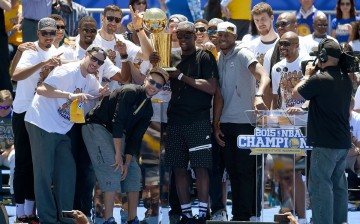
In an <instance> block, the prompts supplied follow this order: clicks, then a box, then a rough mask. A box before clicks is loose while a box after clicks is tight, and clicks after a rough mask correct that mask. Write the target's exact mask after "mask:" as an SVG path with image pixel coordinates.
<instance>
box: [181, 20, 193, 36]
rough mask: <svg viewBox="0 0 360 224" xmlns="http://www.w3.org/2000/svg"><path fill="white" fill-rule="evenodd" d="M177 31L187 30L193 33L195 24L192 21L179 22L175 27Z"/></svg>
mask: <svg viewBox="0 0 360 224" xmlns="http://www.w3.org/2000/svg"><path fill="white" fill-rule="evenodd" d="M179 31H187V32H191V33H195V26H194V24H193V23H192V22H189V21H183V22H180V23H179V25H178V27H177V32H179Z"/></svg>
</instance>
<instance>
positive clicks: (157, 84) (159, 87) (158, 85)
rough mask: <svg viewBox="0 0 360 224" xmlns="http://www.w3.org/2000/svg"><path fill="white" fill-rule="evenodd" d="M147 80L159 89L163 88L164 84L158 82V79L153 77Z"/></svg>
mask: <svg viewBox="0 0 360 224" xmlns="http://www.w3.org/2000/svg"><path fill="white" fill-rule="evenodd" d="M147 80H148V81H149V83H150V84H151V85H152V86H155V87H156V88H157V89H161V88H162V87H163V85H162V84H160V83H158V82H156V81H155V80H153V79H150V78H147Z"/></svg>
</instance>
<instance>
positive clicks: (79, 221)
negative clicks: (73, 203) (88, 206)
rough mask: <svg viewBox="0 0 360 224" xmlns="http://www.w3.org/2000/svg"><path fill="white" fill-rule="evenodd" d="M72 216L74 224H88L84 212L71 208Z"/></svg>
mask: <svg viewBox="0 0 360 224" xmlns="http://www.w3.org/2000/svg"><path fill="white" fill-rule="evenodd" d="M73 216H74V219H75V223H76V224H88V223H89V221H88V219H87V217H86V215H85V214H84V213H82V212H81V211H79V210H73Z"/></svg>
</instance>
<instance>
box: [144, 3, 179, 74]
mask: <svg viewBox="0 0 360 224" xmlns="http://www.w3.org/2000/svg"><path fill="white" fill-rule="evenodd" d="M143 23H144V28H145V29H146V30H147V31H148V32H150V33H151V34H150V40H151V42H152V46H153V49H154V51H156V52H158V54H159V55H160V62H159V64H158V66H159V67H161V68H163V69H164V70H166V71H168V72H171V71H175V70H176V68H175V67H170V53H171V34H170V33H167V32H164V29H165V27H166V26H167V24H168V18H167V17H166V14H165V12H164V11H162V10H161V9H158V8H151V9H146V11H145V13H144V16H143Z"/></svg>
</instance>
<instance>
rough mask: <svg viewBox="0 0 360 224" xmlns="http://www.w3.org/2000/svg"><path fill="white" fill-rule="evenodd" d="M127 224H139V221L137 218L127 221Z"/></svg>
mask: <svg viewBox="0 0 360 224" xmlns="http://www.w3.org/2000/svg"><path fill="white" fill-rule="evenodd" d="M127 224H140V222H139V219H138V217H137V216H135V218H134V219H133V220H131V221H127Z"/></svg>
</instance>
